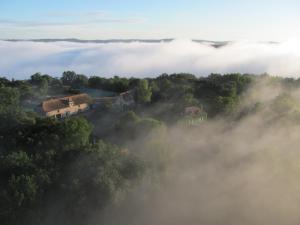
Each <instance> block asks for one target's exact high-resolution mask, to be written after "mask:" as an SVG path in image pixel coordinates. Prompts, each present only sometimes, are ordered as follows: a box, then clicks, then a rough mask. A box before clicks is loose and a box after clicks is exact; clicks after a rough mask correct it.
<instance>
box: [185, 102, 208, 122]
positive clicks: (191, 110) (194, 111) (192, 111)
mask: <svg viewBox="0 0 300 225" xmlns="http://www.w3.org/2000/svg"><path fill="white" fill-rule="evenodd" d="M206 120H207V113H206V112H205V111H204V110H203V109H201V108H199V107H197V106H191V107H186V108H185V109H184V112H183V118H182V122H184V123H185V124H186V125H188V126H194V125H198V124H200V123H202V122H203V121H206Z"/></svg>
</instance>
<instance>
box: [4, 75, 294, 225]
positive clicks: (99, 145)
mask: <svg viewBox="0 0 300 225" xmlns="http://www.w3.org/2000/svg"><path fill="white" fill-rule="evenodd" d="M299 144H300V79H295V78H282V77H275V76H270V75H268V74H262V75H254V74H239V73H232V74H224V75H221V74H211V75H209V76H207V77H197V76H195V75H193V74H188V73H178V74H162V75H160V76H158V77H156V78H135V77H132V78H124V77H118V76H115V77H111V78H104V77H98V76H90V77H88V76H85V75H83V74H77V73H76V72H73V71H65V72H64V73H63V74H62V76H61V77H60V78H57V77H54V76H50V75H47V74H41V73H36V74H33V75H32V76H31V77H30V78H29V79H23V80H15V79H7V78H5V77H2V78H0V223H1V224H3V225H25V224H26V225H27V224H30V225H53V224H57V225H83V224H84V225H98V224H99V225H100V224H105V225H114V224H128V225H154V224H162V225H183V224H188V225H194V224H195V225H196V224H206V225H217V224H223V225H227V224H228V225H232V224H245V225H250V224H251V225H252V224H291V225H293V224H295V225H296V224H298V222H299V220H300V216H299V213H298V211H299V207H300V201H299V199H300V181H299V176H300V152H299Z"/></svg>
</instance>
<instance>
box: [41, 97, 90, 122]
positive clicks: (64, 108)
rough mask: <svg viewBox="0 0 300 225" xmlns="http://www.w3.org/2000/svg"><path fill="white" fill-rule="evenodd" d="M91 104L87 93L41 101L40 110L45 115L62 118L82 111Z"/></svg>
mask: <svg viewBox="0 0 300 225" xmlns="http://www.w3.org/2000/svg"><path fill="white" fill-rule="evenodd" d="M92 104H93V99H92V98H91V97H90V96H89V95H88V94H78V95H73V96H68V97H63V98H55V99H50V100H46V101H43V102H42V112H43V114H44V115H45V116H47V117H55V118H64V117H67V116H70V115H74V114H78V113H80V112H84V111H86V110H88V109H89V108H90V106H91V105H92Z"/></svg>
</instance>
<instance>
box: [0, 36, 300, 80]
mask: <svg viewBox="0 0 300 225" xmlns="http://www.w3.org/2000/svg"><path fill="white" fill-rule="evenodd" d="M0 53H1V55H2V57H1V58H0V74H1V75H2V76H7V77H8V78H15V79H16V78H25V77H29V76H30V75H32V74H34V73H36V72H41V73H48V74H51V75H54V76H60V75H61V71H65V70H74V71H77V72H78V73H83V74H86V75H101V76H103V75H104V76H113V75H119V76H127V77H128V76H137V77H146V76H148V77H153V76H156V75H158V74H161V73H179V72H183V71H184V72H189V73H193V74H196V75H199V76H203V75H207V74H210V73H231V72H240V73H253V74H260V73H270V74H273V75H280V76H294V77H295V76H299V74H300V65H299V61H300V43H299V41H287V42H282V43H267V42H249V41H240V42H230V43H229V44H227V45H225V46H223V47H219V48H216V47H214V46H212V45H210V44H208V43H197V42H193V41H191V40H174V41H171V42H161V43H142V42H132V43H105V44H99V43H98V44H97V43H72V42H48V43H43V42H30V41H25V42H8V41H0ZM24 76H25V77H24Z"/></svg>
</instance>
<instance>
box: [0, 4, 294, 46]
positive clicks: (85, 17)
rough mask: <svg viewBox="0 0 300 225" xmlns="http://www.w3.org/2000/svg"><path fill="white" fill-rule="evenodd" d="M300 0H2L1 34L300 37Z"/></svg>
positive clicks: (24, 36)
mask: <svg viewBox="0 0 300 225" xmlns="http://www.w3.org/2000/svg"><path fill="white" fill-rule="evenodd" d="M299 11H300V1H299V0H251V1H250V0H249V1H246V0H151V1H143V0H97V1H96V0H81V1H80V0H51V1H48V0H0V39H31V38H80V39H130V38H139V39H159V38H178V39H185V38H186V39H205V40H216V41H224V40H232V41H234V40H257V41H286V40H291V39H300V29H299V27H300V13H299Z"/></svg>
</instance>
